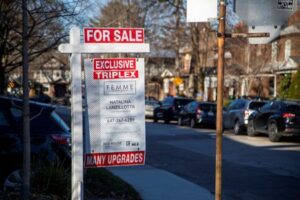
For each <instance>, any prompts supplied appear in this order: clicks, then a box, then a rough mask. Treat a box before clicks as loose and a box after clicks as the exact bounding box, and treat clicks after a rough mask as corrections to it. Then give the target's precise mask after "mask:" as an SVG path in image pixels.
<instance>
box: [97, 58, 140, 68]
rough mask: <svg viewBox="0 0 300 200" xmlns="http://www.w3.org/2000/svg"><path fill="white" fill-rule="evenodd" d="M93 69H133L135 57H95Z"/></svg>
mask: <svg viewBox="0 0 300 200" xmlns="http://www.w3.org/2000/svg"><path fill="white" fill-rule="evenodd" d="M93 65H94V70H134V69H136V59H135V58H104V59H101V58H95V59H94V60H93Z"/></svg>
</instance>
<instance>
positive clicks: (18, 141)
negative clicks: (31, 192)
mask: <svg viewBox="0 0 300 200" xmlns="http://www.w3.org/2000/svg"><path fill="white" fill-rule="evenodd" d="M22 106H23V102H22V100H20V99H17V98H10V97H4V96H0V163H1V166H0V185H1V187H2V188H15V187H16V186H18V185H19V183H20V181H21V180H20V177H21V176H20V169H21V168H22V160H23V159H22V155H23V143H22V141H23V139H22V133H23V131H22V115H23V113H22V110H23V109H22ZM54 109H55V107H54V106H50V105H47V104H43V103H38V102H30V144H31V157H32V161H38V160H41V161H43V162H45V163H46V162H48V161H49V162H55V161H58V162H60V163H62V164H63V165H64V166H65V167H66V168H69V167H70V163H71V153H70V139H71V135H70V128H69V127H68V126H67V125H66V124H65V123H64V121H63V120H62V119H61V118H60V117H59V116H58V115H57V114H56V113H55V111H54Z"/></svg>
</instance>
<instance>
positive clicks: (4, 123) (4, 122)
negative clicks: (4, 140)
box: [0, 111, 9, 126]
mask: <svg viewBox="0 0 300 200" xmlns="http://www.w3.org/2000/svg"><path fill="white" fill-rule="evenodd" d="M0 126H9V123H8V121H7V120H6V117H5V115H4V113H3V112H2V111H0Z"/></svg>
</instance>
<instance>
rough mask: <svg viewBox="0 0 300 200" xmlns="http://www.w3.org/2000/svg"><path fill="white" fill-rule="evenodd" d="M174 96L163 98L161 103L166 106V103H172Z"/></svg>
mask: <svg viewBox="0 0 300 200" xmlns="http://www.w3.org/2000/svg"><path fill="white" fill-rule="evenodd" d="M173 102H174V98H173V97H167V98H165V99H164V100H163V102H162V105H164V106H168V105H173Z"/></svg>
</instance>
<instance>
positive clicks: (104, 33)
mask: <svg viewBox="0 0 300 200" xmlns="http://www.w3.org/2000/svg"><path fill="white" fill-rule="evenodd" d="M83 34H84V43H144V29H143V28H84V29H83Z"/></svg>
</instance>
